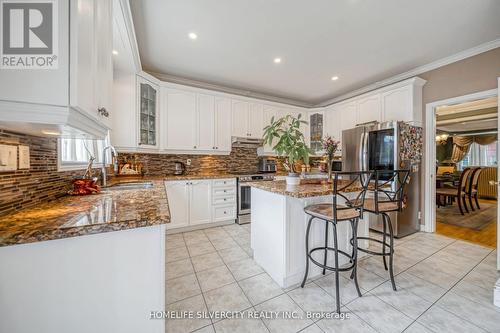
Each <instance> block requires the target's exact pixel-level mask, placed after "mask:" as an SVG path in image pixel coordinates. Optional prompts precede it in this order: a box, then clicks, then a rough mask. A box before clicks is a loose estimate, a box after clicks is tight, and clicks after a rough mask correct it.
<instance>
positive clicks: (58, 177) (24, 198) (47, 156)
mask: <svg viewBox="0 0 500 333" xmlns="http://www.w3.org/2000/svg"><path fill="white" fill-rule="evenodd" d="M0 144H7V145H27V146H29V147H30V169H26V170H17V171H12V172H0V216H1V215H5V214H8V213H12V212H15V211H18V210H20V209H22V208H27V207H33V206H35V205H37V204H38V203H42V202H47V201H50V200H54V199H57V198H60V197H61V196H64V195H65V194H66V192H67V191H68V190H69V189H70V187H71V185H70V181H71V179H72V178H73V176H77V175H78V176H80V175H82V173H83V171H66V172H58V171H57V139H55V138H41V137H36V136H30V135H25V134H17V133H12V132H9V131H6V130H1V129H0Z"/></svg>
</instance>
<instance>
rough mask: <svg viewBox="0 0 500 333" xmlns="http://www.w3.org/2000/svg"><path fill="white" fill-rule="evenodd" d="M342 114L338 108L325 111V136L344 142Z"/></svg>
mask: <svg viewBox="0 0 500 333" xmlns="http://www.w3.org/2000/svg"><path fill="white" fill-rule="evenodd" d="M340 119H341V114H340V111H339V110H338V109H337V108H336V107H329V108H326V109H325V135H329V136H331V137H333V138H334V139H335V140H338V141H341V140H342V127H341V125H342V124H341V121H340Z"/></svg>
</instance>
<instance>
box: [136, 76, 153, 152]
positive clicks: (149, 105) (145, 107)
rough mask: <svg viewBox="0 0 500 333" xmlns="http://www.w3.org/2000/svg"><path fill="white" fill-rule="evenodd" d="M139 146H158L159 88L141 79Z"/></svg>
mask: <svg viewBox="0 0 500 333" xmlns="http://www.w3.org/2000/svg"><path fill="white" fill-rule="evenodd" d="M138 88H139V145H145V146H154V147H156V146H157V142H158V133H157V128H158V112H157V104H158V103H157V101H158V97H157V95H158V88H157V87H156V86H155V85H153V84H152V83H150V82H148V81H146V80H144V79H142V78H139V87H138Z"/></svg>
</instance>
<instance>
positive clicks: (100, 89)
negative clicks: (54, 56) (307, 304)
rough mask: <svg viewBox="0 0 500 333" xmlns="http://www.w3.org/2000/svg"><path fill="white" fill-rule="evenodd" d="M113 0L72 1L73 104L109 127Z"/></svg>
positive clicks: (70, 76) (71, 87) (71, 89)
mask: <svg viewBox="0 0 500 333" xmlns="http://www.w3.org/2000/svg"><path fill="white" fill-rule="evenodd" d="M112 22H113V10H112V1H98V0H77V1H74V2H70V38H69V47H70V75H69V79H70V80H69V86H70V90H69V94H70V105H71V106H72V107H74V108H75V109H78V110H80V111H81V112H84V113H86V114H87V115H88V116H90V117H92V118H94V119H96V120H98V121H100V122H101V123H103V124H105V125H106V126H107V127H109V126H111V120H110V119H109V118H110V116H111V114H112V111H111V100H112V97H111V94H112V92H111V85H112V84H113V62H112V58H111V57H112V52H111V51H112V45H113V42H112V41H113V28H112Z"/></svg>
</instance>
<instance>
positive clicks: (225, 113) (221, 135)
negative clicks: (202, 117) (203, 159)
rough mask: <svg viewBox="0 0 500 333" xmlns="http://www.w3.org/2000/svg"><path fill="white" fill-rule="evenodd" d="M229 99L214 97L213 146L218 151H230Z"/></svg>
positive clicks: (230, 115)
mask: <svg viewBox="0 0 500 333" xmlns="http://www.w3.org/2000/svg"><path fill="white" fill-rule="evenodd" d="M231 124H232V114H231V100H230V99H229V98H224V97H216V98H215V135H214V137H215V148H216V150H218V151H223V152H230V151H231Z"/></svg>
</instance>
